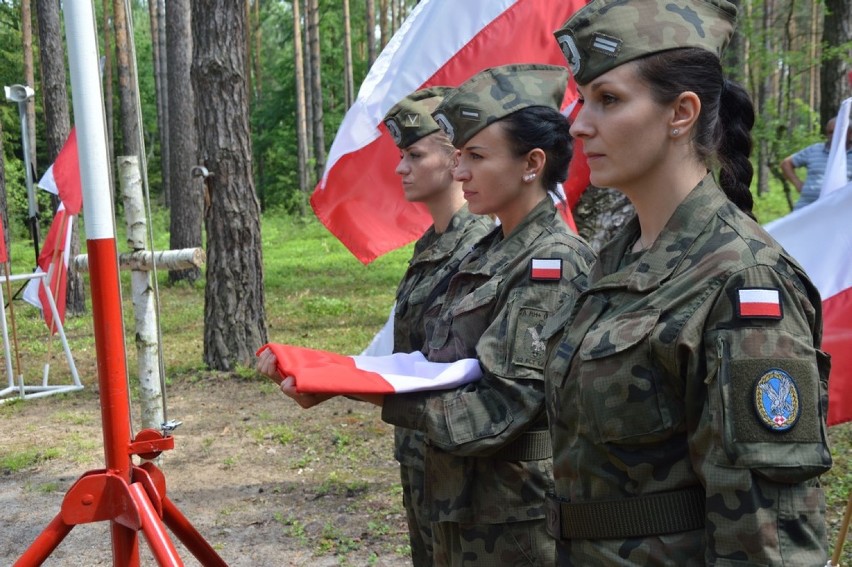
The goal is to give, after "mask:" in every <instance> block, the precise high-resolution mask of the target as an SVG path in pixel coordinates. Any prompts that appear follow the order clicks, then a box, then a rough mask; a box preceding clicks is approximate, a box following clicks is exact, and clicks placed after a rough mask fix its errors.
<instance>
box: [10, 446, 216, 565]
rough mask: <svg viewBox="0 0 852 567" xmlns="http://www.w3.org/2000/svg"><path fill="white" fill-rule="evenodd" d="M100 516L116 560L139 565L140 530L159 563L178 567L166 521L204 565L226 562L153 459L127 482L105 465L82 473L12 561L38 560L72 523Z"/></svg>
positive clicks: (136, 469)
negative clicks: (177, 501) (175, 498)
mask: <svg viewBox="0 0 852 567" xmlns="http://www.w3.org/2000/svg"><path fill="white" fill-rule="evenodd" d="M101 521H109V522H111V529H112V532H113V556H114V561H115V565H118V566H122V567H123V566H128V567H135V566H138V565H139V554H138V545H139V544H138V532H140V531H141V532H142V534H143V535H144V536H145V539H146V541H147V542H148V546H149V548H150V549H151V553H152V554H153V555H154V558H155V559H156V560H157V563H158V564H159V565H169V566H176V567H177V566H182V565H183V561H182V560H181V558H180V557H179V556H178V552H177V549H176V548H175V546H174V544H173V543H172V541H171V540H170V539H169V537H168V534H167V533H166V527H167V526H168V527H169V528H170V529H171V530H172V532H173V533H174V534H175V535H177V536H178V539H180V541H181V542H182V543H183V544H184V545H185V546H186V548H187V549H189V551H190V552H191V553H192V554H193V555H194V556H195V557H196V559H198V560H199V561H200V562H201V564H202V565H205V566H210V567H220V566H222V567H227V563H225V561H223V560H222V558H221V557H219V555H218V554H217V553H216V551H215V550H214V549H213V547H211V546H210V544H209V543H207V541H205V540H204V538H203V537H202V536H201V534H199V533H198V531H197V530H196V529H195V528H194V527H193V526H192V524H190V523H189V521H188V520H187V519H186V518H185V517H184V516H183V515H182V514H181V513H180V511H179V510H178V508H177V507H176V506H175V505H174V504H173V503H172V502H171V500H169V499H168V498H167V497H166V482H165V476H164V475H163V473H162V471H161V470H160V469H158V468H157V467H156V466H155V465H154V464H153V463H145V464H143V465H141V466H138V467H137V466H134V467H133V470H132V480H131V482H130V483H129V484H127V483H125V482H124V480H123V479H122V478H121V477H119V476H117V475H115V474H113V473H112V472H110V471H108V470H104V469H101V470H94V471H89V472H86V473H84V474H83V476H82V477H80V479H78V480H77V482H76V483H74V485H73V486H72V487H71V488H70V489H69V491H68V493H67V494H66V495H65V499H64V500H63V501H62V509H61V511H60V513H59V514H58V515H57V516H56V517H55V518H54V519H53V520H52V521H51V522H50V524H48V526H47V527H46V528H45V529H44V531H42V533H41V534H40V535H39V536H38V537H37V538H36V539H35V541H34V542H33V543H32V544H31V545H30V547H29V548H28V549H27V550H26V552H24V554H23V555H21V557H20V558H19V559H18V560H17V561H16V562H15V567H30V566H33V567H35V566H37V565H41V564H42V563H43V562H44V561H45V560H46V559H47V558H48V557H49V556H50V554H51V553H52V552H53V550H54V549H56V547H57V546H58V545H59V544H60V543H62V541H63V540H64V539H65V537H66V536H67V535H68V534H69V533H71V530H72V529H73V527H74V526H76V525H78V524H88V523H93V522H101Z"/></svg>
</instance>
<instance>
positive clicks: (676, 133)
mask: <svg viewBox="0 0 852 567" xmlns="http://www.w3.org/2000/svg"><path fill="white" fill-rule="evenodd" d="M678 134H680V130H679V129H677V128H674V129H673V130H672V136H677V135H678Z"/></svg>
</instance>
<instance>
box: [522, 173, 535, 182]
mask: <svg viewBox="0 0 852 567" xmlns="http://www.w3.org/2000/svg"><path fill="white" fill-rule="evenodd" d="M533 179H535V173H526V174H524V177H523V180H524V181H526V182H527V183H529V182H530V181H532V180H533Z"/></svg>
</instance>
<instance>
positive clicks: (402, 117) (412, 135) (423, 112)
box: [384, 87, 450, 148]
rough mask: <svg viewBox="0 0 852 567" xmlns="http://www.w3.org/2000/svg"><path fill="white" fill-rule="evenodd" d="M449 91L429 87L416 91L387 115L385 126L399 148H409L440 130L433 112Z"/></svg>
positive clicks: (442, 88)
mask: <svg viewBox="0 0 852 567" xmlns="http://www.w3.org/2000/svg"><path fill="white" fill-rule="evenodd" d="M449 90H450V87H429V88H426V89H420V90H419V91H414V92H413V93H411V94H410V95H408V96H407V97H405V98H404V99H402V100H401V101H399V102H398V103H396V104H395V105H394V106H393V108H391V109H390V110H389V111H388V113H387V114H385V119H384V122H385V126H387V129H388V132H390V135H391V137H392V138H393V141H394V143H395V144H396V145H397V147H398V148H407V147H408V146H410V145H411V144H413V143H414V142H416V141H417V140H419V139H420V138H425V137H426V136H428V135H429V134H432V133H433V132H437V131H438V130H440V128H439V127H438V124H437V122H435V120H434V119H433V118H432V111H434V110H435V108H437V106H438V104H439V103H440V102H441V101H442V100H444V95H445V94H446V93H447V91H449Z"/></svg>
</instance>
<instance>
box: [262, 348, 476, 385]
mask: <svg viewBox="0 0 852 567" xmlns="http://www.w3.org/2000/svg"><path fill="white" fill-rule="evenodd" d="M267 349H269V350H271V351H272V353H273V354H274V355H275V358H276V367H277V369H278V372H279V373H280V374H281V376H282V377H284V376H293V378H295V381H296V390H297V391H298V392H300V393H303V394H307V393H310V394H399V393H404V392H420V391H424V390H443V389H450V388H455V387H457V386H461V385H462V384H467V383H468V382H473V381H475V380H479V379H480V378H481V377H482V369H481V368H480V366H479V361H478V360H476V359H475V358H465V359H462V360H459V361H456V362H448V363H441V362H429V361H428V360H426V357H425V356H423V354H422V353H421V352H419V351H417V352H411V353H396V354H391V355H388V356H344V355H342V354H335V353H333V352H328V351H324V350H315V349H310V348H303V347H297V346H290V345H282V344H275V343H269V344H266V345H264V346H262V347H261V348H260V350H258V351H257V354H258V355H259V354H260V353H262V352H263V351H265V350H267ZM277 381H278V382H279V383H280V380H277Z"/></svg>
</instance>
